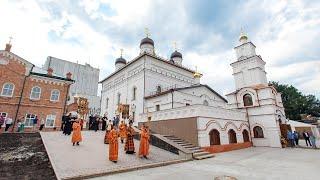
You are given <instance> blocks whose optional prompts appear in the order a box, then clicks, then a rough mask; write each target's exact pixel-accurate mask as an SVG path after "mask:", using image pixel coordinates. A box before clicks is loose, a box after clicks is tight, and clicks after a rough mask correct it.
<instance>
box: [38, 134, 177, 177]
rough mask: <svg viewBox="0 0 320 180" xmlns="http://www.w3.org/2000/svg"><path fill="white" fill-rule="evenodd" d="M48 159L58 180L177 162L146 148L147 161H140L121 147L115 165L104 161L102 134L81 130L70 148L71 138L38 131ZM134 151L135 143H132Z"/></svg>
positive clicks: (106, 160)
mask: <svg viewBox="0 0 320 180" xmlns="http://www.w3.org/2000/svg"><path fill="white" fill-rule="evenodd" d="M41 136H42V138H43V142H44V144H45V146H46V148H47V151H48V155H49V158H50V159H51V162H52V165H53V168H54V169H55V172H56V174H57V176H58V177H59V178H61V179H64V178H70V177H79V176H86V175H91V174H99V173H106V172H111V171H116V170H122V169H127V168H133V167H141V166H146V165H152V164H157V163H162V162H170V161H175V160H178V159H181V158H180V157H179V156H178V155H176V154H173V153H170V152H167V151H164V150H162V149H160V148H157V147H154V146H150V156H149V159H140V158H138V157H137V155H128V154H125V152H124V150H123V149H124V144H121V143H119V144H120V146H119V160H118V163H117V164H114V163H113V162H110V161H109V160H108V152H109V150H108V147H109V146H108V145H106V144H104V143H103V140H104V132H102V131H98V132H92V131H83V132H82V136H83V142H82V143H80V146H72V143H71V136H64V135H63V134H62V133H61V132H41ZM135 147H136V152H138V148H139V141H135Z"/></svg>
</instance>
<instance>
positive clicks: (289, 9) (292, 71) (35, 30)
mask: <svg viewBox="0 0 320 180" xmlns="http://www.w3.org/2000/svg"><path fill="white" fill-rule="evenodd" d="M47 2H54V3H58V4H59V6H58V7H59V8H60V9H59V12H61V16H60V14H59V16H58V17H57V16H55V14H53V13H55V12H50V13H49V11H48V10H47V9H45V8H44V7H43V6H41V5H40V3H38V2H37V1H32V0H30V1H28V2H27V3H26V2H25V1H9V0H3V1H1V5H0V17H3V18H1V20H2V21H1V24H2V26H1V28H0V34H1V36H0V45H1V44H2V45H3V46H4V44H5V43H6V42H7V41H8V37H9V36H11V35H12V36H13V38H14V39H13V48H12V51H13V52H14V53H16V54H18V55H19V56H21V57H23V58H25V59H27V60H29V61H31V62H32V63H34V64H36V65H38V66H40V65H41V64H43V63H44V61H45V59H46V57H47V56H55V57H58V58H62V59H66V60H69V61H73V62H76V61H78V62H79V63H85V62H89V63H91V64H92V65H93V66H95V67H100V69H101V77H100V78H101V79H102V78H104V77H105V76H106V75H107V74H109V73H111V72H112V71H113V69H114V59H115V58H116V57H118V56H119V54H120V53H119V49H120V48H124V49H125V52H124V57H125V58H126V59H127V60H131V59H132V58H134V57H136V56H137V55H138V53H139V47H138V46H139V39H137V42H126V41H119V39H117V38H116V37H114V34H115V33H116V36H119V35H122V34H124V33H121V32H122V31H125V33H128V34H125V35H126V36H130V37H134V38H136V37H137V34H136V32H137V31H138V32H139V31H141V35H142V34H143V28H144V27H149V28H150V29H151V34H152V37H153V38H154V40H155V44H156V48H157V49H156V51H157V53H158V54H160V55H162V56H165V57H168V55H170V52H169V51H172V49H173V48H172V47H171V44H172V41H178V47H179V49H180V50H181V51H182V53H183V56H184V65H186V66H188V67H190V68H192V69H194V67H195V66H196V65H197V66H198V69H199V71H200V72H201V73H203V74H204V76H203V78H202V83H205V84H209V85H211V86H212V87H213V88H214V89H217V90H218V91H219V92H222V93H223V94H225V93H228V92H230V91H232V90H233V88H234V82H233V78H232V69H231V67H230V66H229V64H230V63H231V62H232V61H234V60H235V56H234V52H233V47H228V48H226V49H223V48H224V46H223V45H225V44H224V43H225V39H230V37H223V35H222V34H223V33H222V32H216V29H213V30H212V31H211V29H210V30H208V31H206V32H211V33H210V34H207V35H206V36H200V35H203V33H204V29H205V28H207V27H201V25H199V24H192V23H190V21H189V19H188V18H189V17H188V9H186V8H187V6H185V5H184V3H186V2H183V1H179V2H170V3H168V2H167V1H153V0H152V1H150V0H141V1H125V0H115V1H112V0H93V1H92V0H82V1H79V2H78V4H74V7H73V8H83V9H80V10H79V9H77V10H74V11H72V10H70V9H69V8H70V7H69V6H68V5H70V4H72V3H68V2H65V1H63V2H62V1H61V2H60V1H58V2H56V1H41V3H42V4H43V3H47ZM102 5H105V6H107V7H108V8H110V11H112V12H111V15H110V14H108V12H101V10H100V9H99V8H100V7H101V6H102ZM50 7H51V6H50ZM71 8H72V7H71ZM238 9H239V11H235V12H234V14H228V16H230V18H228V19H226V22H227V28H228V29H226V31H232V32H237V31H239V29H240V27H241V25H239V22H240V23H242V22H247V21H248V22H251V21H253V20H252V18H255V17H256V16H259V15H261V14H265V16H264V18H262V19H259V20H261V21H263V22H261V23H259V24H258V25H259V26H257V27H246V26H245V29H249V31H250V32H251V33H250V34H249V38H250V39H251V40H252V41H253V43H255V44H256V45H257V53H258V54H261V55H262V58H263V59H264V60H265V61H266V63H267V67H266V71H267V72H268V78H269V80H274V81H280V83H283V82H284V83H289V84H293V85H295V86H297V87H298V88H300V89H302V90H303V92H305V93H312V94H315V93H318V94H319V96H320V92H319V87H320V85H319V82H320V72H319V71H320V70H318V71H312V74H308V71H307V70H308V69H310V68H313V67H317V66H318V67H319V63H317V62H318V61H319V60H320V57H319V56H320V55H319V52H318V51H317V50H316V48H317V47H314V46H319V45H320V42H318V41H317V39H320V28H319V27H320V14H319V13H318V12H319V10H320V5H319V3H310V4H306V3H304V2H303V1H290V2H288V1H280V2H279V1H263V2H262V3H261V2H260V1H249V2H247V3H242V4H241V5H239V8H238ZM81 13H84V14H81ZM109 13H110V12H109ZM159 13H160V14H159ZM79 14H81V15H79ZM254 20H256V19H254ZM248 24H250V23H248ZM253 24H254V23H253ZM218 25H219V24H217V26H218ZM244 25H247V24H244ZM101 27H105V29H106V30H105V29H102V30H101ZM208 28H210V27H208ZM109 29H112V31H113V32H112V33H109V31H108V30H109ZM52 32H54V34H55V35H57V38H56V39H51V38H50V33H52ZM203 37H206V39H205V40H203V41H200V43H199V42H197V44H192V43H190V42H191V41H190V40H192V39H196V40H198V39H197V38H203ZM236 38H237V37H234V41H236ZM184 43H188V44H184ZM189 43H190V44H189ZM186 47H188V49H189V50H188V51H184V49H186ZM190 47H191V48H190ZM190 49H191V50H190ZM217 49H218V50H217ZM291 59H292V60H291ZM279 65H281V66H279ZM319 68H320V67H319ZM284 71H285V73H283V72H284ZM291 76H295V77H296V80H290V77H291ZM300 79H308V81H302V80H300Z"/></svg>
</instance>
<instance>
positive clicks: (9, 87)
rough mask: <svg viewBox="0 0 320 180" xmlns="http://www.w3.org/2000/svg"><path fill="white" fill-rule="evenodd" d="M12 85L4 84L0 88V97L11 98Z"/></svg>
mask: <svg viewBox="0 0 320 180" xmlns="http://www.w3.org/2000/svg"><path fill="white" fill-rule="evenodd" d="M13 90H14V85H13V84H12V83H5V84H4V85H3V87H2V91H1V96H7V97H12V95H13Z"/></svg>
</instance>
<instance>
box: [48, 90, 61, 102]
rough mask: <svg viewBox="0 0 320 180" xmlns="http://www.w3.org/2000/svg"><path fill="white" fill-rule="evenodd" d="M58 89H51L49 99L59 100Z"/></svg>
mask: <svg viewBox="0 0 320 180" xmlns="http://www.w3.org/2000/svg"><path fill="white" fill-rule="evenodd" d="M59 96H60V91H59V90H57V89H54V90H52V91H51V97H50V101H59Z"/></svg>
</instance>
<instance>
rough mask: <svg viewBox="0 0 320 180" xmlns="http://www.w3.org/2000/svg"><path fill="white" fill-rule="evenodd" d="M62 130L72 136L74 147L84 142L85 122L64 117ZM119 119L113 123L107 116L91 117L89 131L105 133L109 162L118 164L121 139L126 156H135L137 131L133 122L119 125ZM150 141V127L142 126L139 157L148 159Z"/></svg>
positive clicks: (68, 116) (114, 119)
mask: <svg viewBox="0 0 320 180" xmlns="http://www.w3.org/2000/svg"><path fill="white" fill-rule="evenodd" d="M62 119H63V123H62V126H61V130H62V132H63V134H64V135H71V134H72V136H71V142H72V145H73V146H75V145H77V146H79V145H80V142H82V135H81V131H82V129H83V120H81V119H77V118H76V117H72V116H71V114H69V115H67V116H63V118H62ZM119 121H120V120H119V117H118V116H117V117H115V118H113V121H111V120H108V118H107V117H106V116H104V117H102V118H100V117H98V116H91V117H89V124H88V125H89V128H88V129H89V130H94V131H98V130H103V131H105V137H104V144H108V146H109V160H110V161H112V162H114V163H117V161H118V155H119V153H118V152H119V139H120V142H121V143H122V144H123V143H125V145H124V151H125V152H126V154H135V153H136V152H135V145H134V140H133V139H134V136H135V135H136V131H135V130H134V128H133V126H132V125H133V121H132V120H129V122H128V124H127V123H125V121H124V120H122V121H121V122H120V123H119ZM149 139H150V133H149V128H148V126H145V125H142V127H141V131H140V145H139V153H138V156H139V157H140V158H145V159H148V157H147V156H148V155H149Z"/></svg>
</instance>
